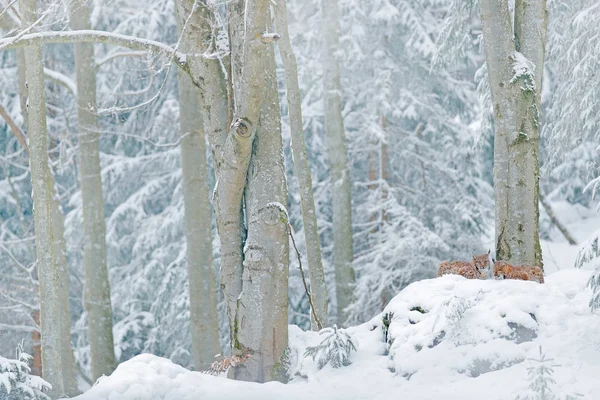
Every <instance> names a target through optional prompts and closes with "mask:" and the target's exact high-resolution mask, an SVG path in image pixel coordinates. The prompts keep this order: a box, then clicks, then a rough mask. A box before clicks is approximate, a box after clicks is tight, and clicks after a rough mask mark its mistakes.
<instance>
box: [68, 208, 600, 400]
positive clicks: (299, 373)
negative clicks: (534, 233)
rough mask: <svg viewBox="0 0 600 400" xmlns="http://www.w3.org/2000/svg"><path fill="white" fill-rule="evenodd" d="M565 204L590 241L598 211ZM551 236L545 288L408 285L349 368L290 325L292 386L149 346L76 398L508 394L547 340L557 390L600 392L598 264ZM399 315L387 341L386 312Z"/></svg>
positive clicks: (363, 337) (522, 387)
mask: <svg viewBox="0 0 600 400" xmlns="http://www.w3.org/2000/svg"><path fill="white" fill-rule="evenodd" d="M556 211H557V214H558V215H560V216H561V218H563V220H564V221H565V223H567V226H568V227H569V228H570V229H571V230H572V231H573V234H574V235H575V236H576V238H577V240H579V241H583V240H585V239H586V238H587V237H588V236H589V235H591V234H592V233H593V232H594V231H595V230H597V229H598V227H599V226H600V220H599V219H598V216H597V214H592V213H589V215H577V214H576V213H577V210H574V209H568V210H561V209H560V207H558V209H557V210H556ZM553 235H554V233H553ZM552 239H553V240H556V242H544V243H543V252H544V259H545V268H546V274H547V277H546V284H544V285H540V284H537V283H534V282H522V281H495V280H488V281H476V280H466V279H464V278H462V277H458V276H445V277H443V278H436V279H431V280H424V281H420V282H416V283H414V284H412V285H410V286H408V287H407V288H406V289H404V290H403V291H402V292H401V293H399V294H398V295H397V296H396V297H395V298H394V299H393V300H392V301H391V302H390V304H389V305H388V306H387V307H386V309H385V310H384V312H383V313H382V314H381V315H378V316H376V317H375V318H373V319H372V320H371V321H369V322H367V323H365V324H363V325H360V326H358V327H353V328H350V329H348V331H347V332H348V333H349V334H350V335H351V337H352V339H353V340H354V341H355V342H356V345H357V349H358V350H357V352H355V353H353V354H352V358H351V361H352V365H350V366H348V367H344V368H341V369H332V368H331V367H329V366H326V367H325V368H323V369H322V370H320V371H318V370H317V368H316V365H315V363H314V362H313V361H312V359H310V358H304V357H302V355H303V353H304V350H305V349H306V347H307V346H314V345H317V344H319V342H320V340H321V337H320V336H319V335H318V334H316V333H313V332H302V331H301V330H300V329H298V328H297V327H294V326H291V327H290V346H291V349H292V360H293V361H292V370H293V372H294V374H295V375H294V379H293V380H292V382H290V383H289V384H287V385H283V384H280V383H268V384H264V385H259V384H252V383H243V382H236V381H230V380H227V379H225V378H222V377H213V376H209V375H205V374H201V373H198V372H190V371H188V370H186V369H184V368H182V367H179V366H177V365H175V364H173V363H171V362H170V361H169V360H165V359H161V358H158V357H155V356H151V355H140V356H138V357H135V358H133V359H132V360H130V361H128V362H125V363H123V364H121V365H120V366H119V367H118V368H117V370H116V371H115V373H113V374H112V375H111V376H109V377H105V378H103V379H101V380H100V381H99V383H98V384H97V385H95V386H94V387H93V388H92V389H91V390H89V391H88V392H87V393H85V394H83V395H81V396H79V397H77V399H78V400H150V399H152V400H154V399H156V400H158V399H161V400H192V399H225V398H226V399H244V400H253V399H257V400H258V399H261V400H263V399H266V400H268V399H306V400H309V399H310V400H316V399H340V400H341V399H344V400H351V399H365V400H384V399H385V400H389V399H398V398H402V399H409V400H432V399H445V400H454V399H456V400H458V399H460V400H465V399H477V400H481V399H488V400H492V399H498V400H509V399H514V398H515V397H516V396H517V395H522V394H524V393H526V390H527V385H528V381H527V367H528V366H530V365H531V364H530V361H528V359H530V358H537V356H538V352H539V347H540V346H541V347H542V349H543V351H544V353H545V354H546V356H547V357H549V358H552V359H553V360H554V361H553V363H552V364H554V365H557V366H555V368H554V370H555V375H554V379H555V381H556V383H555V384H554V385H552V389H553V391H554V394H555V395H557V396H559V397H558V398H560V399H564V398H565V396H566V395H573V394H580V395H583V396H584V397H583V398H585V399H600V379H598V377H599V376H600V316H598V315H595V314H592V313H591V312H590V310H589V307H588V302H589V299H590V296H591V291H590V289H588V288H587V287H586V284H587V281H588V279H589V277H590V274H591V271H590V269H583V270H576V269H573V262H574V259H575V256H576V254H577V246H569V245H568V244H565V243H563V242H564V241H563V240H561V238H560V237H559V236H558V235H557V237H554V236H553V237H552ZM592 267H593V266H589V268H592ZM390 313H393V316H392V317H391V324H390V326H389V331H388V332H389V333H388V341H387V342H386V339H385V333H384V332H385V328H384V324H383V316H384V315H386V314H388V315H390ZM577 398H579V397H577Z"/></svg>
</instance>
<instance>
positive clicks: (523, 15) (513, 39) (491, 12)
mask: <svg viewBox="0 0 600 400" xmlns="http://www.w3.org/2000/svg"><path fill="white" fill-rule="evenodd" d="M481 20H482V28H483V39H484V43H485V58H486V63H487V66H488V74H489V81H490V89H491V93H492V102H493V107H494V130H495V135H494V190H495V200H496V256H497V258H498V259H500V260H506V261H508V262H510V263H512V264H517V265H518V264H528V265H537V266H540V267H541V266H542V265H543V264H542V251H541V246H540V242H539V133H540V123H541V120H540V96H541V85H542V72H543V65H544V49H545V45H546V25H547V10H546V1H545V0H516V2H515V16H514V36H513V23H512V21H511V17H510V12H509V9H508V4H507V2H506V1H502V0H482V1H481Z"/></svg>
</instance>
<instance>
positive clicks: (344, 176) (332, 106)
mask: <svg viewBox="0 0 600 400" xmlns="http://www.w3.org/2000/svg"><path fill="white" fill-rule="evenodd" d="M321 8H322V14H323V15H322V18H323V26H324V38H325V47H324V53H323V67H324V68H323V69H324V74H323V83H324V85H323V91H324V98H325V137H326V143H327V155H328V156H329V166H330V174H331V184H332V186H333V189H332V196H333V261H334V268H335V290H336V299H337V321H338V324H340V325H341V324H344V323H345V322H346V319H347V315H346V312H345V309H346V307H347V306H348V305H349V304H350V302H351V301H352V291H353V284H354V269H353V267H352V260H353V257H354V256H353V251H354V250H353V244H352V198H351V195H352V187H351V182H350V171H349V169H348V160H347V154H346V137H345V133H344V121H343V118H342V99H341V93H342V86H341V83H340V66H339V61H338V59H337V58H336V51H337V49H338V48H339V46H340V20H339V19H340V17H339V11H338V4H337V0H322V3H321Z"/></svg>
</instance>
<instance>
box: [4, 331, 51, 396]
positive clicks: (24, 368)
mask: <svg viewBox="0 0 600 400" xmlns="http://www.w3.org/2000/svg"><path fill="white" fill-rule="evenodd" d="M30 360H31V356H30V355H29V354H27V353H25V352H24V351H23V342H21V343H20V344H19V345H18V346H17V354H16V359H14V360H9V359H7V358H3V357H0V399H2V400H50V398H49V397H48V396H46V395H45V394H44V392H45V391H48V390H50V388H51V386H50V384H49V383H48V382H46V381H44V380H43V379H42V378H40V377H39V376H34V375H30V373H31V368H29V361H30Z"/></svg>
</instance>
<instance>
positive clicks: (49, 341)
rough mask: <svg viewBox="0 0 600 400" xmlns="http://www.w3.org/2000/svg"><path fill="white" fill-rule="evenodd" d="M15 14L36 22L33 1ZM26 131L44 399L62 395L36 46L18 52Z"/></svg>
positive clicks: (49, 194) (57, 276) (39, 61)
mask: <svg viewBox="0 0 600 400" xmlns="http://www.w3.org/2000/svg"><path fill="white" fill-rule="evenodd" d="M19 10H20V13H21V17H22V22H23V25H24V26H29V25H31V24H32V23H33V22H34V21H35V20H36V2H35V0H20V1H19ZM24 55H25V65H26V66H27V68H26V81H27V87H28V91H29V93H28V94H29V96H28V98H27V110H28V123H27V126H28V129H29V151H30V157H29V164H30V168H31V186H32V192H33V204H34V226H35V245H36V256H37V261H36V264H37V270H38V280H39V285H40V286H39V290H40V329H41V345H42V376H43V377H44V379H45V380H47V381H48V382H49V383H50V384H52V391H51V392H50V397H52V398H57V397H59V396H61V395H63V394H64V393H65V391H64V385H63V375H62V369H63V368H62V341H61V335H62V321H61V320H62V315H61V312H60V306H61V304H60V294H59V292H60V272H59V268H58V266H57V265H56V252H55V247H54V245H55V243H54V229H53V225H52V216H53V215H52V196H53V191H52V188H51V186H50V173H51V172H50V168H49V166H48V147H47V142H46V135H47V129H46V94H45V86H44V65H43V63H42V49H41V47H40V46H35V45H34V46H28V47H26V48H25V49H24Z"/></svg>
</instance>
